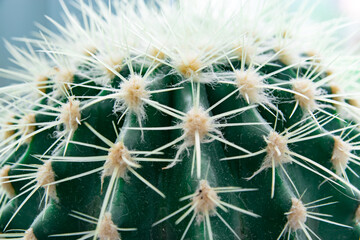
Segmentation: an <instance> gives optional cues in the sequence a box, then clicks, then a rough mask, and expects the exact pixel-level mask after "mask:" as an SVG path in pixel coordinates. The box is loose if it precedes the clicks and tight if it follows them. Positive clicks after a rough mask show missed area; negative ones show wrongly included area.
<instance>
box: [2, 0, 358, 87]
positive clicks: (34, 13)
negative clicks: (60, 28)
mask: <svg viewBox="0 0 360 240" xmlns="http://www.w3.org/2000/svg"><path fill="white" fill-rule="evenodd" d="M64 1H65V3H66V4H67V5H68V7H69V9H70V11H72V12H76V9H75V8H74V7H72V6H71V4H70V2H71V1H72V0H64ZM89 1H91V0H89ZM92 1H94V0H92ZM104 1H107V0H104ZM249 1H252V0H249ZM302 2H303V0H296V1H295V5H294V9H296V7H297V5H300V4H301V3H302ZM314 2H318V6H317V7H316V9H315V11H314V12H313V15H312V18H313V19H314V20H320V21H321V20H329V19H333V18H337V17H344V16H345V17H348V18H349V19H351V20H355V21H358V20H360V0H318V1H314ZM44 15H47V16H50V17H51V18H53V19H54V20H56V21H57V22H59V23H62V22H63V21H62V9H61V6H60V3H59V0H0V68H9V67H14V65H13V64H12V63H11V61H10V59H9V58H10V56H9V53H8V52H7V50H6V48H5V47H4V41H3V40H4V39H6V40H8V41H10V42H12V43H15V44H16V45H20V43H16V42H14V41H12V38H13V37H31V36H32V33H34V32H36V31H38V29H37V27H36V26H35V25H34V23H35V22H37V23H40V24H41V25H43V26H46V27H47V28H49V29H52V30H55V28H54V26H53V25H52V24H51V23H50V22H49V21H48V20H47V19H46V18H45V17H44ZM354 30H355V31H358V30H359V29H354ZM7 84H9V81H8V80H6V79H1V78H0V86H4V85H7Z"/></svg>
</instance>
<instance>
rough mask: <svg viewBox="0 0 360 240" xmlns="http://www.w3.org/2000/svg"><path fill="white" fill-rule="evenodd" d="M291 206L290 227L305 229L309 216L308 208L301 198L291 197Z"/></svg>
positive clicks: (288, 217) (294, 229)
mask: <svg viewBox="0 0 360 240" xmlns="http://www.w3.org/2000/svg"><path fill="white" fill-rule="evenodd" d="M291 202H292V205H291V208H290V211H289V213H288V215H287V219H288V223H289V227H290V228H291V230H293V231H296V230H298V229H303V228H304V227H303V226H304V224H305V222H306V218H307V210H306V207H305V206H304V204H303V203H302V201H301V200H300V199H297V198H291Z"/></svg>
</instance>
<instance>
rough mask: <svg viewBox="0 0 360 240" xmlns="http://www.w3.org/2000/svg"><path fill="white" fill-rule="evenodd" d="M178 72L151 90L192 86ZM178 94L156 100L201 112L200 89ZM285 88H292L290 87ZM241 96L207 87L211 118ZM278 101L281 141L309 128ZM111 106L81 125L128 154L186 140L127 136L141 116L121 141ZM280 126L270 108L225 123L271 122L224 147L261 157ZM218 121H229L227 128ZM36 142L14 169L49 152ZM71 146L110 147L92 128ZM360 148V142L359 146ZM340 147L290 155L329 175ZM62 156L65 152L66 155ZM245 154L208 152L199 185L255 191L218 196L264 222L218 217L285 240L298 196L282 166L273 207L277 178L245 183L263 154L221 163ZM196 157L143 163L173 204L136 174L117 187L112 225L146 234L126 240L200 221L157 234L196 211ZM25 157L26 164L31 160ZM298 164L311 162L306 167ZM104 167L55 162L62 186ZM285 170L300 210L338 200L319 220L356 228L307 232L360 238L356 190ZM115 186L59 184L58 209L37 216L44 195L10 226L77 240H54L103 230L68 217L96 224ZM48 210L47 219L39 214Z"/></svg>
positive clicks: (326, 142) (227, 134) (321, 227)
mask: <svg viewBox="0 0 360 240" xmlns="http://www.w3.org/2000/svg"><path fill="white" fill-rule="evenodd" d="M238 64H239V62H235V61H234V62H233V65H234V66H235V67H236V66H238ZM278 64H281V63H278ZM279 67H280V66H279ZM279 67H276V66H266V67H264V69H262V72H263V73H264V74H266V73H269V72H272V71H275V70H277V69H279ZM170 70H171V69H170V68H169V67H166V66H162V67H160V68H159V69H158V70H156V71H155V72H154V73H153V74H152V77H154V76H159V75H160V74H162V75H161V77H158V78H156V80H155V81H153V82H152V83H151V84H150V86H149V89H150V90H154V89H162V88H168V87H172V86H173V84H177V83H179V82H180V81H183V80H184V79H183V77H181V76H178V75H176V74H169V72H170ZM227 70H231V68H230V66H221V67H216V68H215V71H227ZM300 72H303V73H305V72H306V71H305V70H304V71H300ZM121 74H123V75H124V76H127V74H129V73H128V70H127V69H124V70H123V71H122V72H121ZM164 75H166V76H164ZM295 77H296V70H295V69H288V70H286V71H285V72H283V73H280V74H277V75H276V76H273V77H272V79H268V80H267V81H268V82H269V83H276V82H279V81H289V80H291V79H292V78H295ZM320 77H323V76H320ZM119 83H120V80H119V79H114V81H113V84H112V86H113V87H115V88H117V87H118V86H119ZM194 85H196V84H194ZM179 86H181V87H183V89H181V90H176V91H171V92H165V93H158V94H153V95H152V97H151V99H152V100H154V101H157V102H160V103H162V104H164V105H167V106H170V107H172V108H175V109H177V110H179V111H182V112H184V113H186V112H187V111H188V110H190V109H191V108H192V107H193V106H194V99H193V98H192V85H191V84H190V83H189V82H184V83H182V84H181V85H179ZM284 87H287V88H291V86H290V85H289V86H284ZM89 89H90V88H89ZM89 89H88V90H86V88H85V89H82V88H80V89H77V94H79V95H84V94H94V95H95V94H100V95H106V94H109V93H107V92H101V93H98V92H96V91H95V92H93V91H92V90H89ZM234 89H235V88H234V86H229V85H226V84H215V85H210V84H200V96H201V97H200V105H201V106H202V107H203V108H204V109H206V108H208V107H209V106H212V105H213V104H215V103H216V102H217V101H219V100H220V99H222V98H223V97H225V96H226V95H228V94H229V93H231V92H232V91H233V90H234ZM328 89H329V88H328ZM272 94H273V95H274V96H275V97H277V99H278V101H279V104H278V107H279V109H280V110H281V111H282V113H283V114H284V119H281V118H279V119H278V122H277V123H276V126H277V127H276V129H275V130H276V131H278V132H281V131H283V130H284V129H285V128H288V127H289V126H291V125H292V124H294V123H296V122H298V121H299V120H301V119H303V117H304V116H305V114H304V112H303V110H302V109H300V108H299V109H298V110H297V111H296V112H295V114H294V115H293V117H292V118H291V119H290V118H289V116H290V114H291V112H292V109H293V107H294V105H295V102H294V97H293V95H292V94H290V93H286V92H282V91H273V92H272ZM113 104H114V101H112V100H106V101H105V102H101V103H99V104H95V105H93V106H92V107H90V108H88V109H86V110H85V111H84V112H83V113H82V118H83V119H86V120H85V121H86V122H88V123H89V124H90V125H91V126H92V127H93V128H95V129H96V130H97V131H98V132H100V133H101V134H102V135H104V136H106V137H107V138H108V139H109V140H110V141H112V142H114V143H115V142H118V141H123V142H124V144H125V146H126V147H127V148H128V149H129V150H139V151H151V150H154V149H156V148H158V147H160V146H162V145H164V144H166V143H168V142H170V141H172V140H173V139H175V138H177V137H179V136H180V135H181V134H182V131H181V130H171V131H144V132H143V135H142V133H141V132H140V131H138V130H130V129H127V127H138V126H139V123H138V120H137V118H136V116H135V115H134V114H133V113H128V114H127V115H126V116H125V119H124V120H123V121H121V122H120V123H118V125H117V128H118V129H120V130H121V131H119V132H121V133H120V136H119V137H118V138H117V136H116V134H115V132H114V130H113V126H112V121H114V122H115V123H117V119H118V118H119V116H120V115H121V113H118V114H113V113H112V110H113ZM247 105H248V104H247V103H246V102H245V101H244V99H243V98H242V97H241V96H239V95H237V94H235V95H233V96H232V97H230V98H229V99H227V100H226V101H224V102H223V103H222V104H220V105H219V106H217V107H216V108H214V109H213V110H212V111H211V113H210V115H217V114H220V113H223V112H227V111H230V110H234V109H238V108H241V107H245V106H247ZM145 109H146V114H147V117H146V119H145V120H143V122H142V124H141V125H142V126H143V127H164V126H171V125H175V124H179V123H180V122H179V120H178V119H175V118H173V117H171V116H169V115H167V114H165V113H161V112H159V111H158V110H156V109H154V108H153V107H151V106H145ZM329 111H330V110H329ZM331 111H333V110H331ZM274 121H275V118H274V116H272V115H271V114H270V113H269V112H268V111H266V110H265V109H263V108H261V107H258V108H254V109H251V110H248V111H246V112H243V113H241V114H237V115H235V116H231V117H229V118H227V120H226V122H228V123H239V122H243V123H246V122H257V123H264V124H263V125H256V126H241V127H225V128H222V129H220V130H221V132H222V134H223V136H224V138H225V139H227V140H228V141H230V142H233V143H235V144H237V145H239V146H241V147H243V148H245V149H247V150H249V151H251V152H256V151H259V150H262V149H264V148H266V142H265V141H264V137H267V136H268V134H269V133H270V132H271V131H273V127H274V125H275V122H274ZM309 121H310V120H309ZM311 121H312V120H311ZM220 122H224V121H223V120H220ZM344 126H346V123H342V122H339V121H338V120H333V121H331V122H330V123H329V124H328V125H326V126H325V129H321V130H317V131H314V132H313V133H312V134H314V135H315V134H319V133H321V132H325V131H331V130H334V129H339V127H340V128H341V127H344ZM357 133H358V132H357V131H355V130H354V131H353V132H351V133H350V134H349V136H348V137H347V138H350V137H352V136H355V135H356V134H357ZM43 134H44V135H43V137H42V138H41V137H39V138H40V140H43V141H45V139H46V136H48V135H49V132H44V133H43ZM338 134H340V133H338ZM39 136H40V135H39ZM44 136H45V137H44ZM37 137H38V136H35V137H34V139H33V142H32V143H31V144H30V145H29V147H28V148H27V150H26V153H25V154H24V155H23V153H22V152H20V151H23V152H25V150H24V148H25V147H23V148H20V149H19V150H18V151H17V152H16V153H15V154H14V155H12V156H10V157H9V160H8V161H9V162H15V161H18V162H23V161H25V160H24V159H27V158H29V154H28V152H29V153H31V154H40V153H42V151H44V149H46V146H48V145H46V146H45V143H42V142H37ZM73 140H75V141H80V142H86V143H91V144H95V145H100V146H106V145H105V144H104V143H103V142H102V141H101V140H100V139H99V138H97V137H96V136H95V135H94V134H93V133H92V132H91V131H90V130H89V129H88V128H87V127H86V126H85V125H84V124H82V125H81V126H79V128H78V129H77V130H76V132H75V134H74V136H73ZM358 140H359V138H357V139H355V140H354V141H358ZM45 142H46V144H51V143H52V141H45ZM181 143H182V142H181ZM181 143H180V144H181ZM333 145H334V140H333V138H332V137H331V136H329V135H327V136H323V137H318V138H315V139H312V140H308V141H304V142H299V143H296V144H290V145H289V148H290V150H291V151H293V152H296V153H298V154H301V155H303V156H305V157H308V158H310V159H312V160H314V161H316V162H318V163H320V164H321V165H323V166H325V167H326V168H328V169H331V162H330V159H331V155H332V151H333ZM177 147H178V146H177ZM177 147H174V148H167V149H165V150H163V151H162V152H164V154H163V155H154V156H153V157H156V158H174V157H175V154H176V152H177ZM57 154H62V153H61V152H60V153H57ZM105 154H107V153H106V152H105V151H102V150H96V149H92V148H88V147H84V146H79V145H76V144H70V145H69V147H68V149H67V152H66V156H83V157H86V156H97V155H105ZM241 154H244V153H243V152H241V151H240V150H237V149H234V148H232V147H230V146H225V145H224V144H223V143H220V142H218V141H212V142H209V143H202V144H201V156H202V167H201V170H202V171H201V179H206V180H207V181H208V182H209V184H210V186H211V187H229V186H236V187H239V186H240V187H242V188H256V189H257V190H256V191H251V192H244V193H226V194H219V196H220V197H221V200H222V201H224V202H227V203H230V204H232V205H234V206H237V207H240V208H243V209H245V210H248V211H251V212H254V213H256V214H258V215H260V216H261V217H260V218H255V217H252V216H248V215H245V214H242V213H239V212H236V211H234V210H230V209H229V211H228V212H227V213H225V212H223V211H222V210H221V209H219V208H217V211H218V213H220V214H221V216H222V217H223V218H224V219H225V220H226V221H227V222H228V223H229V225H230V226H231V227H232V228H233V229H234V230H235V231H236V232H237V234H238V235H239V236H240V238H241V239H250V240H252V239H254V240H256V239H266V240H267V239H277V237H278V236H279V234H280V232H281V231H282V229H283V227H284V226H285V224H286V222H287V218H286V215H285V213H286V212H288V211H289V210H290V207H291V198H292V197H298V196H297V194H296V192H295V190H294V188H293V187H292V185H291V183H290V182H289V180H288V178H287V177H286V176H285V174H284V173H283V171H282V170H281V169H280V167H278V168H277V169H276V175H275V178H276V185H275V195H274V198H271V181H272V180H271V179H272V171H271V169H270V168H269V169H266V170H264V171H263V172H261V173H259V174H258V175H257V176H255V177H254V178H253V179H251V180H247V179H246V178H248V177H250V176H251V175H252V174H253V173H254V172H255V171H256V170H258V169H259V168H260V166H261V164H262V161H263V159H264V157H265V154H260V155H257V156H255V157H251V158H246V159H239V160H231V161H220V159H221V158H224V157H231V156H238V155H241ZM192 155H193V147H192V146H190V147H189V152H187V151H185V152H184V153H183V154H182V155H181V157H180V159H181V160H182V161H181V162H179V163H177V164H176V165H175V166H174V167H173V168H170V169H166V170H163V169H162V168H163V167H165V166H167V163H153V162H149V163H146V162H140V164H141V165H142V168H140V169H135V170H136V171H137V172H138V173H139V174H140V175H141V176H142V177H144V178H145V179H146V180H147V181H149V182H150V183H151V184H153V185H154V186H155V187H157V188H158V189H159V190H160V191H162V192H163V193H164V194H165V195H166V198H165V199H163V198H162V197H161V196H160V195H158V194H157V193H156V192H155V191H153V190H152V189H151V188H149V187H147V186H146V185H145V184H144V183H143V182H142V181H140V180H139V179H138V178H136V177H135V176H134V175H133V174H132V173H130V172H129V173H128V176H129V178H128V179H126V180H124V179H117V180H116V181H117V182H118V183H117V188H116V189H115V190H114V191H115V197H114V199H113V201H112V202H109V204H108V206H107V211H110V212H111V214H112V220H113V222H114V224H116V225H117V226H118V227H121V228H133V227H136V228H137V229H138V230H137V231H134V232H120V234H121V239H125V240H127V239H128V240H152V239H154V240H157V239H164V240H165V239H180V238H181V236H182V234H183V232H184V230H185V228H186V226H187V224H188V222H189V221H190V218H191V216H192V213H190V214H189V216H187V217H186V218H185V219H184V220H183V221H182V222H181V223H179V224H178V225H175V221H176V220H177V219H178V218H179V217H180V216H181V215H182V213H184V212H185V211H184V212H182V213H180V214H178V215H176V216H174V217H172V218H170V219H168V220H167V221H164V222H162V223H160V224H159V225H156V226H155V227H152V224H153V223H154V222H156V221H158V220H160V219H162V218H164V217H165V216H167V215H169V214H171V213H172V212H174V211H176V210H178V209H180V208H181V207H183V206H185V205H186V204H188V203H189V200H185V201H181V202H180V201H179V199H180V198H181V197H184V196H187V195H189V194H192V193H194V192H195V191H196V190H197V187H198V185H199V182H200V180H201V179H197V177H196V168H195V173H194V174H193V175H191V166H192ZM19 156H22V157H19ZM26 156H28V157H27V158H26ZM142 157H143V156H142ZM149 157H151V156H149ZM26 161H29V162H26V163H30V162H31V163H37V164H39V161H38V160H36V159H34V158H31V159H29V160H26ZM36 161H37V162H36ZM299 161H300V162H302V163H304V161H302V160H299ZM102 165H103V162H92V163H81V162H74V163H68V162H67V163H62V162H53V163H52V167H53V170H54V172H55V174H56V180H61V179H64V178H66V177H70V176H74V175H76V174H80V173H83V172H86V171H90V170H92V169H95V168H98V167H100V166H102ZM350 166H351V167H352V169H354V170H355V171H356V172H360V169H359V167H358V166H356V165H355V164H352V163H350ZM284 167H285V169H286V171H287V173H288V174H289V176H290V177H291V179H292V181H293V182H294V184H295V185H296V187H297V189H298V191H299V193H300V194H302V193H304V192H306V193H305V194H304V195H303V197H302V201H303V202H304V203H308V202H312V201H315V200H318V199H321V198H325V197H328V196H333V197H332V198H331V199H328V200H326V202H333V201H337V202H338V203H337V204H333V205H329V206H325V207H321V208H319V209H317V208H315V209H313V210H314V211H315V212H320V213H327V214H331V215H333V217H332V218H331V219H330V220H331V221H334V222H338V223H341V224H345V225H349V226H353V227H354V228H353V229H349V228H344V227H339V226H335V225H330V224H328V223H323V222H319V221H315V220H312V219H308V220H307V222H306V224H307V226H308V227H310V228H311V229H312V230H313V231H314V232H315V233H316V234H317V235H318V236H319V237H320V238H321V239H335V240H348V239H349V240H352V239H358V238H359V236H360V232H359V228H358V227H357V226H356V224H355V221H354V217H355V211H356V209H357V207H358V205H359V202H358V200H357V197H355V196H354V195H353V194H352V193H351V191H350V190H348V189H340V187H339V186H336V185H335V186H334V184H333V183H330V182H324V179H323V178H322V177H319V176H317V175H315V174H314V173H312V172H310V171H309V170H307V169H304V168H303V167H300V166H298V165H297V164H295V163H292V164H290V163H288V164H285V165H284ZM317 170H319V169H317ZM319 172H321V173H322V174H324V175H326V176H328V175H327V174H326V173H324V172H322V171H321V170H319ZM14 174H18V171H11V175H14ZM109 180H110V177H106V178H105V182H104V185H103V192H101V172H99V173H94V174H91V175H88V176H86V177H81V178H78V179H75V180H71V181H68V182H63V183H59V184H57V185H56V192H57V196H58V198H59V201H58V202H56V201H55V200H51V202H50V204H49V206H48V207H47V208H46V209H41V208H40V209H39V207H38V206H39V203H40V200H41V196H42V193H43V189H41V188H40V189H39V191H38V192H36V193H35V194H34V196H33V197H31V199H30V200H29V203H27V204H26V205H25V206H24V208H23V209H22V210H21V211H20V212H19V214H18V216H16V217H15V219H14V220H13V222H12V224H11V225H10V227H11V228H13V229H20V228H21V229H27V228H29V227H32V228H33V229H34V233H35V235H36V237H37V238H38V239H39V240H42V239H77V238H78V237H79V236H74V237H69V236H66V237H57V238H54V237H49V235H52V234H59V233H71V232H81V231H90V230H95V228H96V225H95V224H91V223H87V222H84V221H81V220H79V219H76V218H74V217H71V216H69V213H71V211H74V210H75V211H79V212H82V213H84V214H87V215H90V216H92V217H95V218H98V217H99V214H100V210H101V207H102V204H103V199H104V195H105V193H106V189H107V187H108V184H109ZM350 181H351V183H353V184H354V185H355V186H357V187H360V181H359V179H358V178H356V177H355V176H351V174H350ZM337 182H338V181H337ZM25 184H26V182H25ZM340 184H341V183H340ZM13 185H14V188H15V189H16V192H17V193H20V192H21V191H20V190H19V189H20V188H21V186H23V185H24V182H19V183H16V184H15V183H14V184H13ZM341 185H342V184H341ZM23 198H24V197H22V198H19V199H18V200H17V201H13V202H11V203H9V204H8V206H7V207H6V208H5V209H4V210H3V215H2V218H1V219H0V220H1V221H0V224H1V225H0V226H4V224H6V223H7V221H6V219H9V218H10V217H11V214H12V213H13V212H14V211H15V210H16V207H17V206H18V205H19V204H20V203H21V202H19V201H20V200H21V199H23ZM41 210H42V211H41ZM40 211H41V213H39V212H40ZM210 219H211V226H212V232H213V237H214V239H226V240H227V239H236V238H235V236H234V235H233V233H232V232H231V231H230V230H229V229H228V228H227V227H226V226H225V225H224V224H223V223H222V222H221V221H220V219H219V218H218V217H216V216H211V217H210ZM286 236H287V235H286ZM185 239H196V240H202V239H209V236H208V234H207V233H206V232H205V233H204V222H198V223H196V221H195V222H194V223H193V224H192V226H191V227H190V229H189V231H188V233H187V234H186V237H185ZM291 239H307V238H306V236H305V235H304V234H303V233H302V232H301V231H297V232H296V234H295V233H293V234H292V236H291Z"/></svg>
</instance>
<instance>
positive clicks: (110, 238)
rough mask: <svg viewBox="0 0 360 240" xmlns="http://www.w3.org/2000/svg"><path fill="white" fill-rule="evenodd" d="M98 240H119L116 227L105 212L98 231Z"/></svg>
mask: <svg viewBox="0 0 360 240" xmlns="http://www.w3.org/2000/svg"><path fill="white" fill-rule="evenodd" d="M98 238H99V240H120V235H119V233H118V231H117V227H116V225H115V224H114V222H113V221H112V220H111V213H109V212H107V213H105V215H104V218H103V219H102V220H101V223H100V225H99V229H98Z"/></svg>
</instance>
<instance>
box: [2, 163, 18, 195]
mask: <svg viewBox="0 0 360 240" xmlns="http://www.w3.org/2000/svg"><path fill="white" fill-rule="evenodd" d="M10 169H11V167H10V166H9V165H6V166H4V167H3V168H1V170H0V178H1V179H0V184H1V188H2V189H4V190H5V192H6V194H7V195H8V196H9V197H10V198H12V197H14V196H15V189H14V188H13V186H12V184H11V183H10V182H8V181H9V178H8V176H9V171H10Z"/></svg>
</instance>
